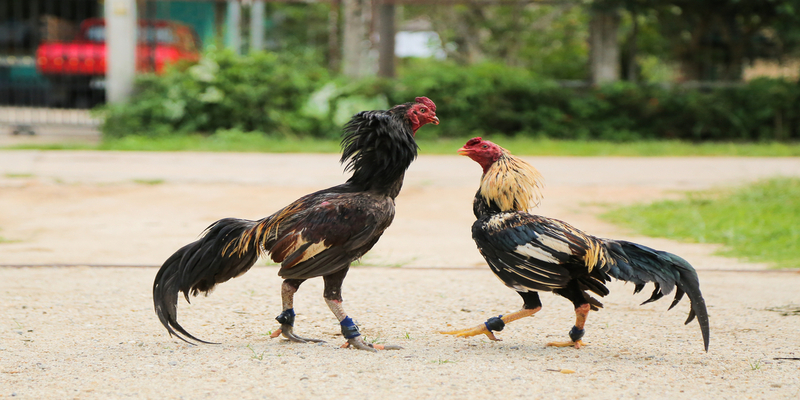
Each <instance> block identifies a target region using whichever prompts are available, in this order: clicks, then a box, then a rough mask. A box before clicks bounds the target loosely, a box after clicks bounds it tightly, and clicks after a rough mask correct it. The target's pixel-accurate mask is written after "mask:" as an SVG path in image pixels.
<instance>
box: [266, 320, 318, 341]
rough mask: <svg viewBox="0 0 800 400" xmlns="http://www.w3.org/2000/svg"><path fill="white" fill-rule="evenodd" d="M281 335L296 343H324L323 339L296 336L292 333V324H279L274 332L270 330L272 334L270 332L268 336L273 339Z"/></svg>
mask: <svg viewBox="0 0 800 400" xmlns="http://www.w3.org/2000/svg"><path fill="white" fill-rule="evenodd" d="M281 335H283V337H285V338H286V339H288V340H289V341H292V342H297V343H325V341H324V340H320V339H309V338H304V337H300V336H297V335H295V334H294V327H293V326H291V325H284V324H281V327H280V328H278V329H276V330H275V331H274V332H272V334H270V335H269V337H271V338H273V339H274V338H276V337H278V336H281Z"/></svg>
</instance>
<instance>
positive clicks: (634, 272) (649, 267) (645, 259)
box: [603, 240, 709, 351]
mask: <svg viewBox="0 0 800 400" xmlns="http://www.w3.org/2000/svg"><path fill="white" fill-rule="evenodd" d="M603 242H604V243H605V245H606V247H607V249H608V251H609V253H610V255H611V256H612V258H613V259H614V263H611V265H610V266H609V271H608V274H609V275H611V276H613V277H614V278H617V279H620V280H623V281H627V282H631V283H634V284H635V285H636V286H635V288H634V293H638V292H639V291H641V290H642V289H643V288H644V285H645V284H646V283H648V282H653V284H654V285H655V289H654V290H653V293H652V294H651V295H650V298H648V299H647V300H645V302H644V303H642V304H647V303H650V302H652V301H655V300H658V299H660V298H661V297H664V295H667V294H669V293H670V292H672V289H673V288H676V290H675V298H674V299H673V300H672V304H670V306H669V309H670V310H671V309H672V308H673V307H675V305H677V304H678V302H680V301H681V299H682V298H683V295H684V294H686V295H688V296H689V302H690V303H691V308H690V310H689V316H688V318H687V319H686V322H685V324H688V323H689V322H692V320H694V319H695V317H697V322H698V323H699V324H700V331H701V332H702V334H703V345H704V347H705V350H706V351H708V342H709V329H708V310H707V309H706V301H705V299H704V298H703V294H702V293H701V292H700V280H699V279H698V277H697V271H695V269H694V267H692V266H691V265H690V264H689V263H688V262H686V260H684V259H683V258H681V257H678V256H676V255H675V254H672V253H668V252H665V251H659V250H654V249H651V248H649V247H647V246H642V245H640V244H636V243H631V242H626V241H622V240H603Z"/></svg>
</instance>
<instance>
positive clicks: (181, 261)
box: [153, 218, 259, 344]
mask: <svg viewBox="0 0 800 400" xmlns="http://www.w3.org/2000/svg"><path fill="white" fill-rule="evenodd" d="M256 224H257V222H256V221H248V220H241V219H234V218H226V219H222V220H219V221H217V222H215V223H213V224H212V225H211V226H209V227H208V228H207V229H206V231H205V235H203V237H201V238H200V239H198V240H197V241H195V242H193V243H189V244H187V245H186V246H183V247H182V248H180V249H179V250H178V251H176V252H175V254H173V255H172V256H170V257H169V258H168V259H167V260H166V261H165V262H164V264H163V265H162V266H161V269H159V270H158V273H157V274H156V278H155V281H154V282H153V305H154V307H155V311H156V315H158V319H159V321H161V324H162V325H164V327H165V328H167V331H168V332H169V334H170V336H172V335H174V336H176V337H177V338H179V339H181V340H183V341H184V342H186V343H190V344H194V343H192V342H190V341H189V340H187V338H188V339H191V340H194V341H196V342H199V343H207V344H215V343H212V342H207V341H205V340H201V339H198V338H196V337H195V336H193V335H192V334H190V333H189V332H187V331H186V329H184V328H183V327H182V326H181V325H180V324H179V323H178V310H177V305H178V293H179V292H183V295H184V297H185V298H186V301H187V302H189V293H190V292H191V294H192V295H194V296H196V295H197V294H198V293H200V292H204V293H206V294H208V292H209V291H210V290H212V289H213V288H214V286H215V285H216V284H218V283H222V282H225V281H227V280H229V279H231V278H235V277H237V276H239V275H242V274H244V273H245V272H247V271H248V270H249V269H250V267H252V266H253V264H255V262H256V260H258V256H259V246H258V244H257V239H258V238H257V236H258V235H254V234H253V233H252V232H253V228H254V227H255V226H256Z"/></svg>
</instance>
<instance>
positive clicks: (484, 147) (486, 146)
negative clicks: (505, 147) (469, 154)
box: [481, 144, 489, 149]
mask: <svg viewBox="0 0 800 400" xmlns="http://www.w3.org/2000/svg"><path fill="white" fill-rule="evenodd" d="M481 148H483V149H488V148H489V145H487V144H485V145H483V146H481Z"/></svg>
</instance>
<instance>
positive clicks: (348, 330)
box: [339, 317, 361, 339]
mask: <svg viewBox="0 0 800 400" xmlns="http://www.w3.org/2000/svg"><path fill="white" fill-rule="evenodd" d="M339 325H341V326H342V336H344V338H345V339H352V338H354V337H357V336H361V332H359V331H358V326H357V325H356V323H355V322H353V319H352V318H350V317H344V319H343V320H342V322H339Z"/></svg>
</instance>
